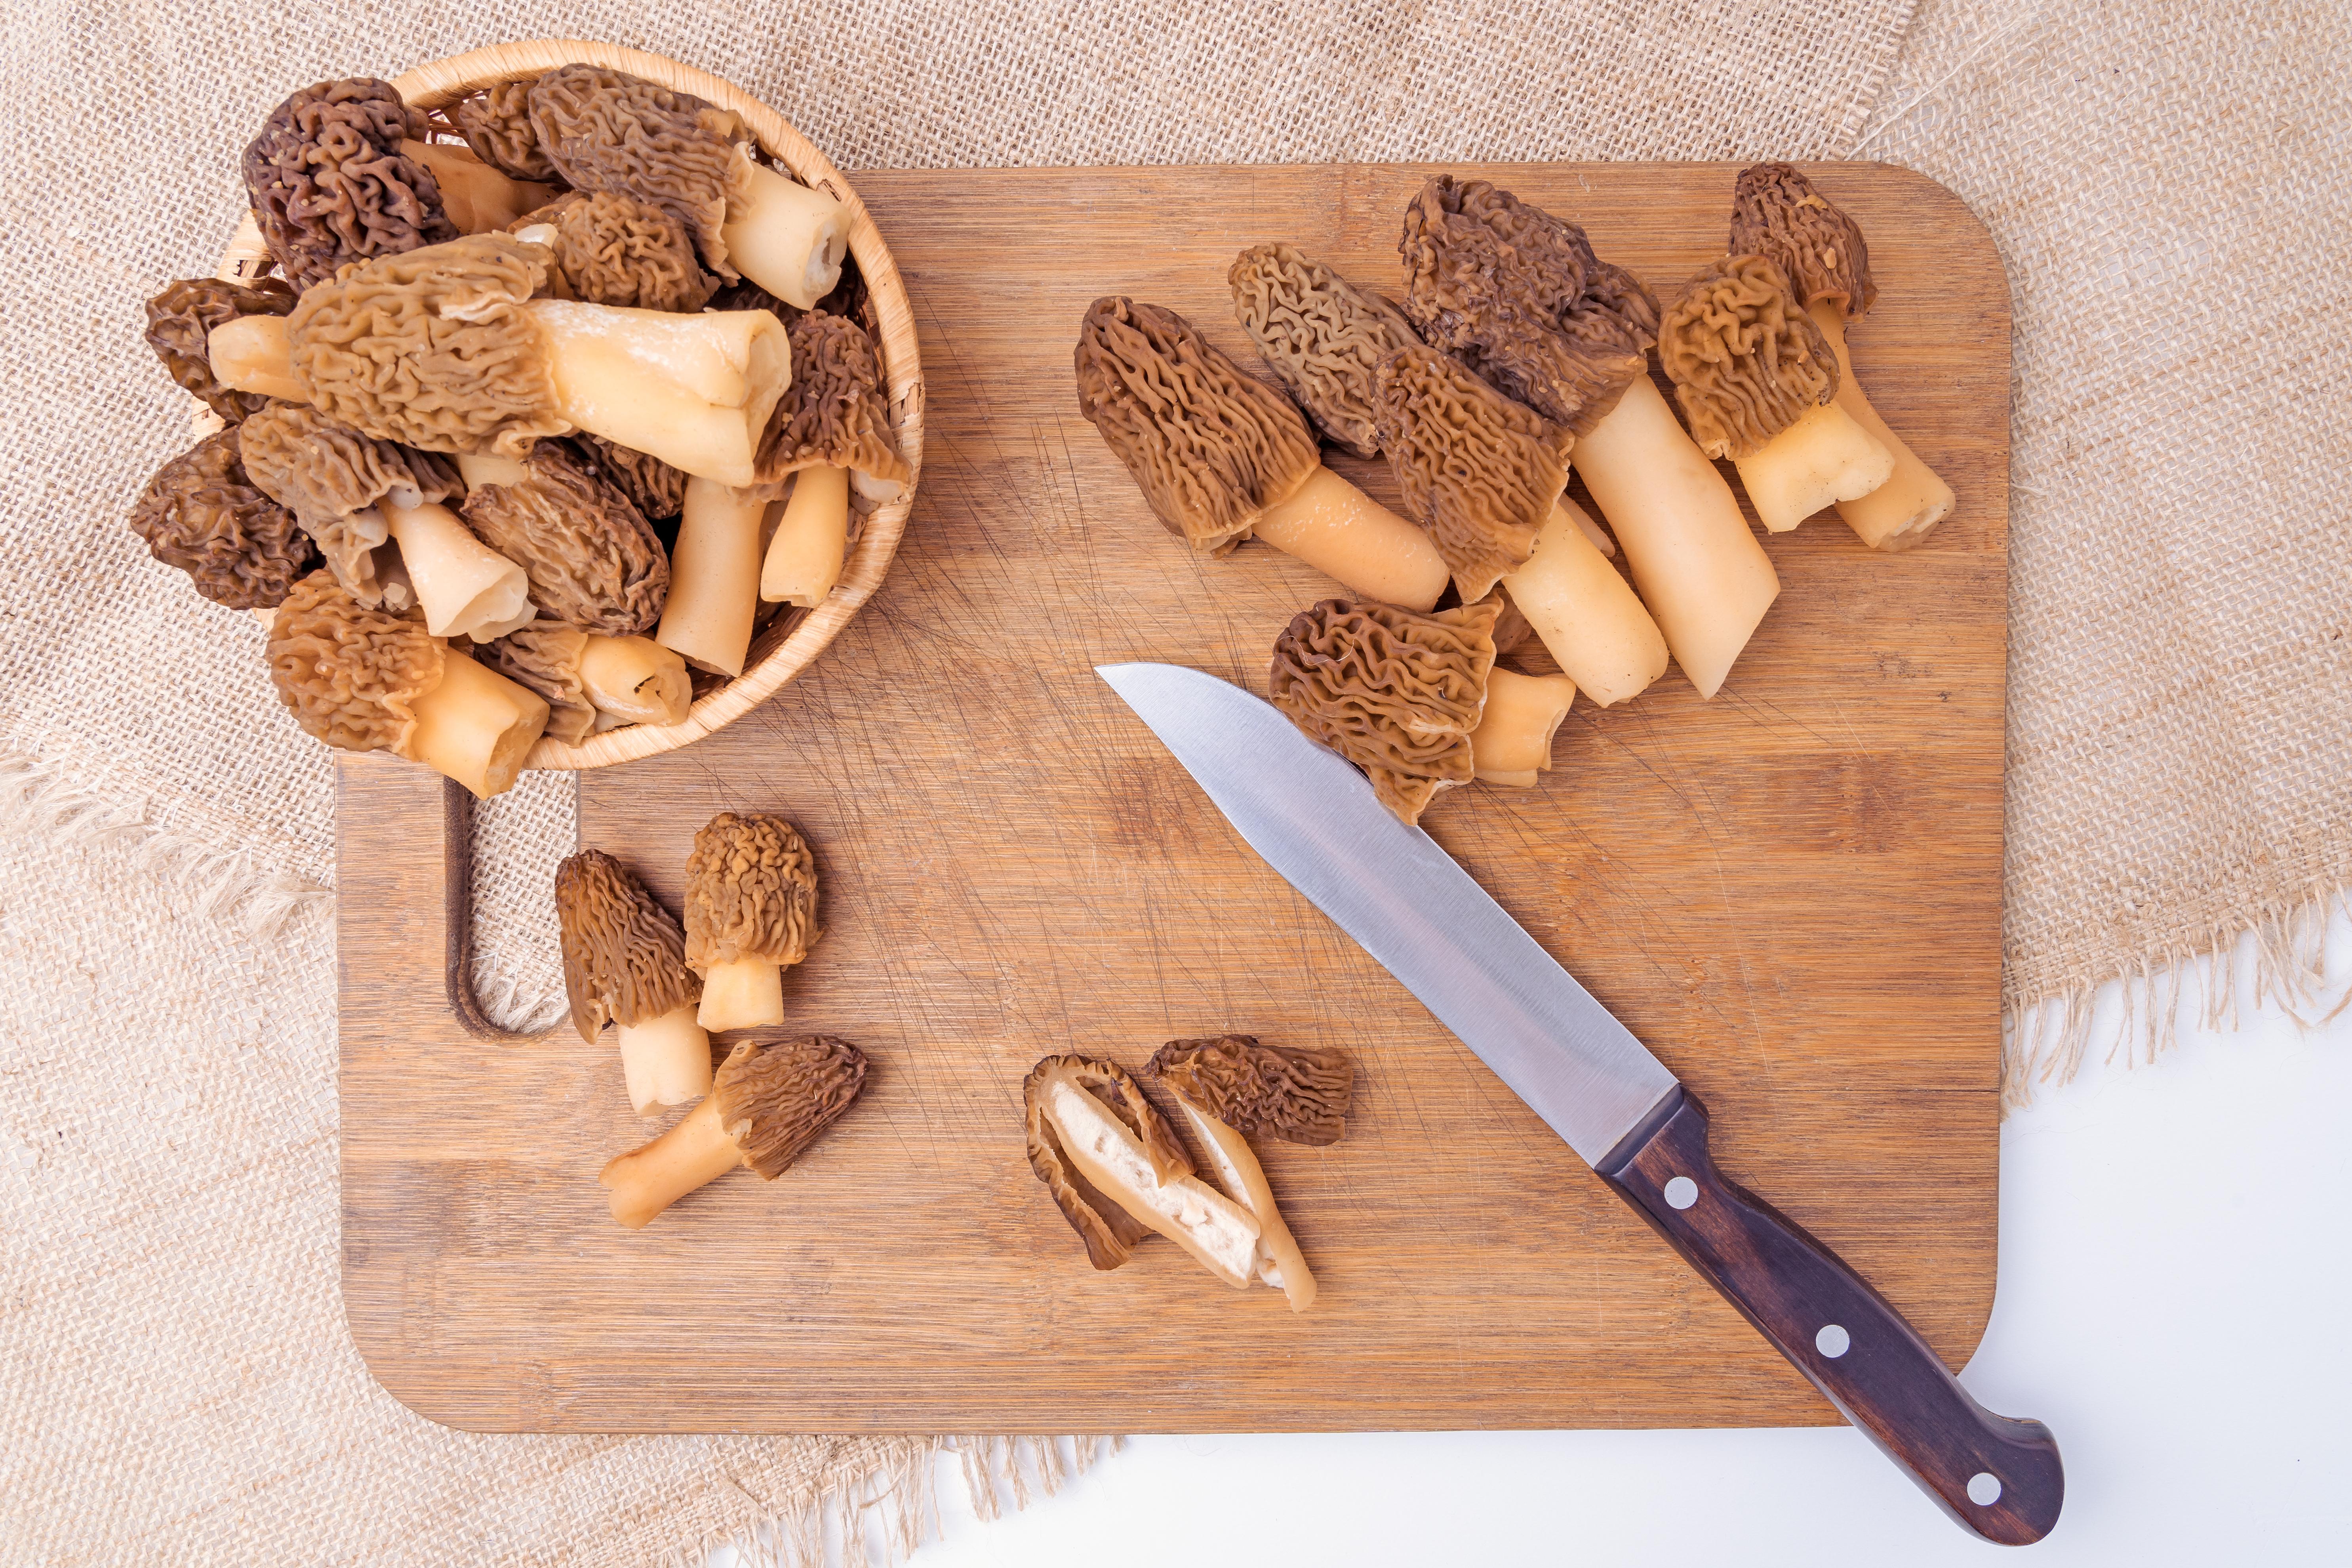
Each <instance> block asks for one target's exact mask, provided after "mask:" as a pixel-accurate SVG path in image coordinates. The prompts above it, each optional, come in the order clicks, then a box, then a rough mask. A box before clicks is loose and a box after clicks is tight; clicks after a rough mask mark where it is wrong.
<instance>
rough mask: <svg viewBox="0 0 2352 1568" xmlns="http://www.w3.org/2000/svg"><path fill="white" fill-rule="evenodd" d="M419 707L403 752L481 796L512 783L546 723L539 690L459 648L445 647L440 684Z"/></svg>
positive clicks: (503, 789)
mask: <svg viewBox="0 0 2352 1568" xmlns="http://www.w3.org/2000/svg"><path fill="white" fill-rule="evenodd" d="M415 711H416V728H415V731H413V732H412V733H411V734H410V736H409V738H408V744H407V745H406V746H405V747H404V748H403V750H402V752H401V755H403V756H404V757H407V758H408V759H409V760H411V761H412V762H419V763H425V765H426V766H427V767H430V768H433V769H435V770H436V771H438V772H440V773H445V774H446V775H447V776H449V777H450V778H453V779H456V780H457V782H458V783H459V784H464V785H465V786H466V787H467V789H469V790H471V791H473V793H474V794H475V795H477V796H478V797H479V798H481V799H483V800H488V799H489V798H490V796H492V795H503V794H505V793H506V792H507V791H508V790H509V789H510V788H512V787H513V785H514V782H515V776H516V775H517V774H518V773H521V772H522V760H523V757H524V756H525V755H526V754H527V753H528V752H530V749H531V747H532V746H533V745H535V744H537V743H538V741H539V737H540V735H541V733H542V732H543V731H545V730H546V729H547V718H548V707H547V703H546V701H545V700H543V699H541V697H540V695H539V694H538V693H537V692H535V691H532V690H530V689H528V688H526V687H523V686H519V685H517V684H516V683H515V682H513V681H511V680H509V679H507V678H506V677H505V676H503V675H500V674H499V673H498V671H496V670H493V669H485V668H482V667H481V666H480V665H478V664H476V663H475V662H474V661H473V660H472V659H471V658H467V656H466V655H464V654H462V653H459V652H458V651H457V649H456V648H446V649H444V650H443V662H442V667H441V684H439V685H438V686H436V687H435V688H434V689H432V690H430V691H428V692H426V693H425V695H424V696H422V697H420V698H418V699H417V700H416V701H415Z"/></svg>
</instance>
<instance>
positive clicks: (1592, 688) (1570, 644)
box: [1482, 496, 1745, 776]
mask: <svg viewBox="0 0 2352 1568" xmlns="http://www.w3.org/2000/svg"><path fill="white" fill-rule="evenodd" d="M1600 531H1601V530H1600V529H1599V527H1598V526H1596V525H1595V524H1594V523H1593V521H1592V520H1591V518H1589V517H1587V516H1585V515H1584V509H1583V508H1581V507H1580V506H1578V505H1577V504H1576V503H1575V502H1574V501H1572V500H1569V499H1568V498H1567V497H1566V496H1562V497H1560V498H1559V500H1557V501H1555V502H1554V503H1553V505H1552V510H1551V515H1550V516H1549V517H1548V518H1546V519H1545V520H1544V525H1543V530H1542V531H1541V532H1540V533H1538V535H1537V536H1536V548H1535V552H1534V553H1533V554H1532V555H1530V556H1529V557H1528V563H1527V564H1526V565H1524V566H1521V567H1520V568H1519V569H1518V570H1517V571H1516V572H1513V573H1512V574H1510V575H1509V576H1507V577H1505V578H1504V579H1503V590H1504V592H1505V593H1507V594H1508V595H1510V598H1511V604H1512V605H1513V607H1515V608H1516V609H1517V611H1518V612H1519V614H1520V615H1522V616H1526V617H1527V624H1528V626H1530V627H1531V628H1533V630H1534V631H1535V634H1536V636H1537V637H1540V638H1542V639H1543V645H1544V647H1546V648H1548V649H1549V650H1550V652H1551V656H1552V658H1554V659H1556V660H1558V661H1559V667H1560V668H1561V669H1563V670H1565V671H1567V672H1568V675H1569V678H1570V679H1571V680H1573V681H1574V682H1575V683H1576V685H1577V686H1578V687H1579V688H1580V689H1581V690H1582V691H1583V692H1584V694H1585V695H1586V696H1587V697H1590V698H1591V699H1592V700H1593V701H1595V702H1597V703H1599V704H1600V705H1601V707H1603V708H1606V707H1608V706H1609V705H1610V704H1612V703H1614V702H1622V701H1624V700H1626V699H1627V698H1629V697H1633V696H1634V695H1636V694H1637V693H1639V692H1641V691H1643V690H1644V689H1647V688H1648V686H1649V684H1650V683H1651V682H1652V681H1654V680H1655V679H1658V677H1660V676H1662V675H1664V673H1665V672H1666V639H1665V637H1664V634H1663V633H1661V632H1660V631H1659V630H1658V623H1657V622H1656V621H1654V620H1653V619H1651V618H1650V612H1649V611H1648V610H1647V609H1645V608H1643V605H1642V601H1641V599H1640V598H1639V597H1638V596H1637V595H1635V594H1634V592H1633V589H1632V588H1631V587H1629V586H1627V585H1626V582H1625V579H1624V578H1622V577H1621V576H1619V575H1618V574H1617V569H1616V568H1615V567H1613V566H1612V565H1611V564H1610V563H1609V562H1608V559H1607V557H1605V556H1603V555H1602V554H1601V552H1600V551H1598V550H1596V549H1595V548H1593V544H1592V535H1594V534H1596V533H1599V532H1600ZM1742 532H1743V533H1745V530H1742ZM1604 537H1606V536H1605V535H1604ZM1482 776H1483V774H1482Z"/></svg>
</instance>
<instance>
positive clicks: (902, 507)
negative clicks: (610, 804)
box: [215, 38, 923, 770]
mask: <svg viewBox="0 0 2352 1568" xmlns="http://www.w3.org/2000/svg"><path fill="white" fill-rule="evenodd" d="M572 64H583V65H598V66H611V67H613V68H615V69H618V70H625V71H628V72H630V73H631V74H632V75H635V76H641V77H644V78H645V79H646V80H648V81H656V82H659V83H660V84H661V85H662V86H664V87H667V88H672V89H677V91H680V92H690V93H692V94H694V95H695V96H696V97H697V98H701V99H705V100H709V102H712V103H715V104H717V105H718V106H719V107H720V108H721V109H731V110H735V111H736V112H737V113H738V114H740V115H741V116H742V117H743V121H744V123H745V124H747V125H749V126H750V127H751V132H752V133H753V134H754V135H756V136H757V137H758V138H759V139H760V145H761V147H762V148H763V149H765V150H766V152H767V153H768V155H769V156H771V157H772V158H774V159H775V160H776V161H777V162H779V163H782V164H783V165H784V166H785V167H786V168H788V169H790V170H791V171H792V172H793V174H795V175H797V176H799V177H800V179H801V180H802V181H803V183H805V184H810V185H813V186H814V187H815V188H816V189H818V190H820V191H823V192H824V193H825V194H826V195H830V196H832V197H834V198H835V199H836V200H838V201H840V202H841V203H842V204H843V205H845V206H846V207H847V208H848V209H849V249H850V254H851V255H853V256H854V257H856V260H857V266H858V269H859V270H860V271H861V272H862V273H863V274H864V275H865V278H866V291H867V294H868V297H869V300H870V309H871V312H872V318H871V320H869V321H867V322H866V326H867V327H868V328H869V329H870V330H871V331H872V332H873V334H874V340H875V346H876V348H877V350H878V351H879V352H880V353H881V356H882V374H883V378H884V381H885V383H886V384H887V391H888V397H889V404H890V423H891V426H892V428H893V430H894V431H895V432H896V434H897V437H898V451H899V455H900V456H902V457H903V458H906V460H907V467H908V469H910V470H911V471H912V477H910V479H909V480H908V485H907V488H906V490H905V492H904V493H903V494H901V495H900V496H899V498H898V500H895V501H892V502H890V503H889V504H888V505H887V506H884V507H881V508H879V509H878V510H876V511H874V512H873V513H872V514H871V515H869V516H868V517H867V518H866V522H865V527H864V529H863V531H861V532H860V533H859V534H858V538H857V542H856V545H855V546H854V547H852V549H851V550H850V552H849V561H848V563H847V564H846V565H845V567H844V568H843V570H842V574H841V581H840V582H839V583H838V584H835V587H834V590H833V593H832V595H831V596H830V597H828V598H827V599H826V600H825V602H824V604H822V605H818V606H817V607H816V608H815V609H814V610H811V611H808V612H806V613H804V614H795V613H792V612H787V613H785V614H783V615H780V616H777V617H776V618H775V619H774V620H773V621H771V622H770V623H769V624H768V626H767V628H766V629H765V630H764V631H762V632H761V634H760V636H759V637H758V638H757V639H756V640H755V641H753V643H752V644H751V653H750V655H749V656H748V657H747V658H745V660H744V664H743V673H742V674H741V675H740V676H738V677H737V678H736V679H733V680H730V681H729V682H728V683H727V684H726V685H724V686H721V687H719V689H716V690H714V691H711V692H709V694H707V695H706V696H703V697H701V698H699V699H698V700H696V702H695V704H694V706H693V708H692V709H690V710H688V713H687V716H686V718H685V719H684V720H683V721H681V722H679V723H676V724H667V725H661V726H655V725H650V724H635V725H631V726H630V727H628V728H627V729H623V730H609V731H605V732H604V734H601V735H591V736H589V737H588V738H587V739H586V740H584V741H583V742H581V743H580V744H578V745H576V746H567V745H565V744H563V743H562V742H560V741H552V740H542V741H541V742H539V744H538V745H537V746H536V747H534V748H533V749H532V751H531V753H530V757H529V758H528V759H527V761H526V763H525V765H526V766H529V767H534V768H553V769H564V770H569V769H575V768H601V767H603V766H604V765H605V764H606V763H625V762H629V761H632V760H633V759H635V758H637V757H650V756H653V755H655V754H656V753H657V752H668V751H675V750H677V748H678V747H680V746H683V745H686V744H688V743H689V742H694V741H698V740H700V739H701V738H702V737H703V736H705V735H708V734H709V733H710V732H711V731H714V730H719V729H721V728H724V727H725V726H726V725H727V724H729V723H730V722H731V721H734V720H736V719H739V718H740V717H741V716H742V715H743V714H745V713H747V712H749V711H750V710H751V709H753V708H754V707H756V706H758V705H759V704H760V703H761V701H762V700H765V699H766V698H767V697H768V696H769V695H770V694H771V693H772V692H774V691H775V690H776V689H778V688H779V687H782V685H783V684H784V683H785V682H786V681H788V680H790V679H793V677H794V676H796V675H798V674H799V673H800V672H801V671H802V670H803V669H806V668H808V667H809V665H810V664H811V663H812V662H814V660H815V658H816V657H817V655H819V654H820V653H823V652H824V648H825V645H826V644H828V643H830V642H832V641H833V639H834V637H835V636H837V635H838V634H839V633H840V631H841V628H842V627H844V626H847V625H848V624H849V619H850V617H851V616H855V615H856V614H857V612H858V610H859V609H860V607H862V606H863V605H865V603H866V600H867V599H869V598H871V597H872V596H873V595H874V591H875V589H877V588H878V587H880V586H881V585H882V577H883V574H885V573H887V571H889V569H890V558H891V556H893V555H894V554H896V553H897V552H898V540H899V536H900V535H902V534H904V533H905V532H906V531H907V513H908V510H910V509H911V508H912V507H913V506H914V502H915V484H914V480H915V479H919V478H920V477H921V473H922V467H923V368H922V361H921V359H920V357H919V355H918V353H916V348H915V313H914V309H913V307H912V306H911V305H909V304H908V300H907V289H906V285H905V284H903V283H901V282H900V281H899V279H898V264H897V263H896V262H894V261H892V260H891V259H890V250H889V247H887V246H886V245H884V244H883V243H882V236H881V233H880V231H878V230H877V229H876V228H875V226H874V220H873V219H872V218H871V217H869V216H866V205H865V204H864V203H863V202H861V201H859V200H858V199H857V193H856V192H855V191H853V190H851V189H850V187H849V182H848V181H846V180H845V179H843V178H842V177H841V174H840V171H838V170H836V169H835V167H834V166H833V165H832V164H831V163H828V162H826V160H825V156H824V153H820V152H818V151H817V150H816V149H815V148H814V147H813V146H811V145H810V144H809V142H808V140H807V139H806V138H805V137H803V136H802V135H801V133H800V132H797V131H795V130H793V128H792V127H791V126H790V125H788V124H786V123H785V122H784V120H783V117H782V115H780V114H778V113H777V112H776V111H775V110H772V109H770V108H769V107H768V106H767V105H766V104H763V103H761V102H760V101H758V100H755V99H753V98H751V97H749V96H747V95H746V94H745V93H743V92H742V91H741V90H740V89H738V88H736V87H734V86H732V85H730V84H729V83H727V82H725V81H722V80H720V79H719V78H717V77H715V76H711V75H709V74H708V73H706V72H703V71H698V70H695V69H693V68H690V67H687V66H682V65H680V64H678V63H677V61H676V60H673V59H667V58H663V57H662V56H660V55H649V54H643V53H640V52H639V51H637V50H635V49H625V48H621V47H617V46H615V45H612V44H598V43H590V42H587V41H585V40H583V39H577V38H542V39H540V40H538V41H536V42H532V43H522V44H498V45H493V46H492V47H488V48H484V49H476V50H473V51H472V52H471V53H469V54H463V55H458V56H457V57H456V58H451V59H446V60H436V61H435V62H433V63H432V64H430V65H424V66H419V67H417V68H415V70H412V71H409V72H408V73H407V74H405V75H404V76H399V77H395V78H394V79H393V83H392V85H393V86H394V87H396V88H398V89H400V92H401V95H402V96H403V97H404V98H405V99H407V100H408V101H409V102H410V103H412V104H414V105H415V106H416V107H417V108H419V109H428V110H430V109H438V108H441V107H442V106H443V105H445V104H447V103H450V102H453V101H455V100H457V99H460V98H463V97H464V96H466V94H467V93H469V92H473V91H475V90H477V89H481V88H486V87H489V86H492V85H494V84H496V83H498V82H501V81H512V80H514V79H517V78H519V77H529V76H537V75H538V74H540V73H541V71H547V70H552V69H554V68H556V67H558V66H563V65H572ZM268 260H269V253H268V249H267V248H266V247H264V246H263V245H262V243H261V231H260V229H259V228H258V227H257V226H256V225H255V223H254V221H253V216H252V214H250V213H247V215H246V218H245V221H244V223H242V224H241V225H239V226H238V227H237V231H236V237H235V238H234V239H232V240H231V241H230V242H229V247H228V249H227V251H226V253H224V254H223V256H222V257H221V261H220V266H219V268H218V269H217V270H216V272H215V276H216V277H219V278H223V279H229V280H230V281H233V282H239V281H243V280H245V279H249V278H253V277H256V276H257V275H258V274H259V273H260V272H261V271H262V270H263V268H265V267H266V266H267V265H268Z"/></svg>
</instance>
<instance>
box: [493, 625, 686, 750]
mask: <svg viewBox="0 0 2352 1568" xmlns="http://www.w3.org/2000/svg"><path fill="white" fill-rule="evenodd" d="M474 657H475V658H478V659H480V660H481V661H482V662H483V663H484V664H486V665H488V666H489V667H490V668H492V669H495V670H497V671H498V672H499V674H500V675H503V676H505V677H506V678H507V679H509V680H511V681H514V682H515V683H517V684H518V685H520V686H525V687H528V688H529V689H531V690H532V691H534V692H537V693H538V694H539V696H540V697H541V699H542V700H545V702H546V703H547V706H548V708H549V710H550V713H551V717H550V718H549V719H548V721H547V733H548V736H549V738H550V739H551V740H557V741H561V742H563V743H564V744H565V745H568V746H576V745H578V744H579V743H580V742H582V741H584V740H586V739H587V738H588V737H589V736H590V735H592V734H597V733H600V732H602V731H606V730H616V729H619V728H620V727H621V726H623V725H625V724H677V723H682V722H684V721H685V719H686V715H687V710H688V708H689V707H691V706H692V705H693V702H694V679H693V677H691V676H689V675H688V674H687V672H686V661H685V660H684V659H682V658H678V656H677V654H675V653H673V652H671V651H670V650H669V649H668V648H666V647H662V646H661V644H659V643H657V642H656V641H654V640H653V639H652V638H651V637H598V636H596V635H595V634H594V633H593V632H583V631H582V630H581V629H580V628H579V627H577V626H564V625H562V623H560V622H556V621H534V622H532V623H531V624H530V626H519V627H517V628H516V629H515V630H513V631H510V632H509V633H508V634H507V635H506V636H504V637H497V638H494V639H492V640H490V641H488V642H477V643H476V644H474Z"/></svg>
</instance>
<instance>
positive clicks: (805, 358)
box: [757, 310, 913, 485]
mask: <svg viewBox="0 0 2352 1568" xmlns="http://www.w3.org/2000/svg"><path fill="white" fill-rule="evenodd" d="M785 336H786V337H787V338H788V339H789V340H790V341H791V342H792V345H793V383H792V384H791V385H790V386H788V387H786V388H785V389H784V395H783V396H782V397H781V398H780V399H778V400H777V403H776V411H775V412H774V413H773V414H772V415H770V416H769V417H768V428H767V431H766V433H765V434H763V435H762V436H761V438H760V455H759V458H758V459H757V462H758V467H759V474H760V479H761V483H763V484H766V483H772V482H774V481H775V480H777V479H782V478H783V477H784V476H785V475H787V474H791V473H795V472H798V471H799V470H800V469H802V468H814V467H815V466H817V465H818V464H824V465H826V466H828V467H831V468H853V469H855V470H856V471H857V472H858V473H861V474H864V475H866V477H867V478H868V479H872V480H876V481H879V482H881V483H884V484H896V485H903V484H905V483H906V482H907V481H908V479H910V478H912V477H913V475H912V471H911V470H909V469H908V467H907V462H906V459H905V458H901V457H900V456H899V455H898V438H897V437H896V436H895V435H893V434H892V432H891V429H890V407H889V405H888V404H887V402H886V401H885V400H884V398H883V395H882V361H881V358H880V357H879V356H878V355H877V354H876V353H875V352H874V340H873V339H872V338H870V337H868V336H866V329H865V328H863V327H861V326H859V325H858V324H857V323H856V322H855V321H851V320H850V319H849V318H848V317H846V316H835V315H832V314H830V313H828V312H825V311H822V310H811V311H809V312H807V313H806V314H804V315H801V316H799V317H796V318H795V319H794V320H793V323H792V325H791V326H789V327H787V328H786V329H785Z"/></svg>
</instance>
